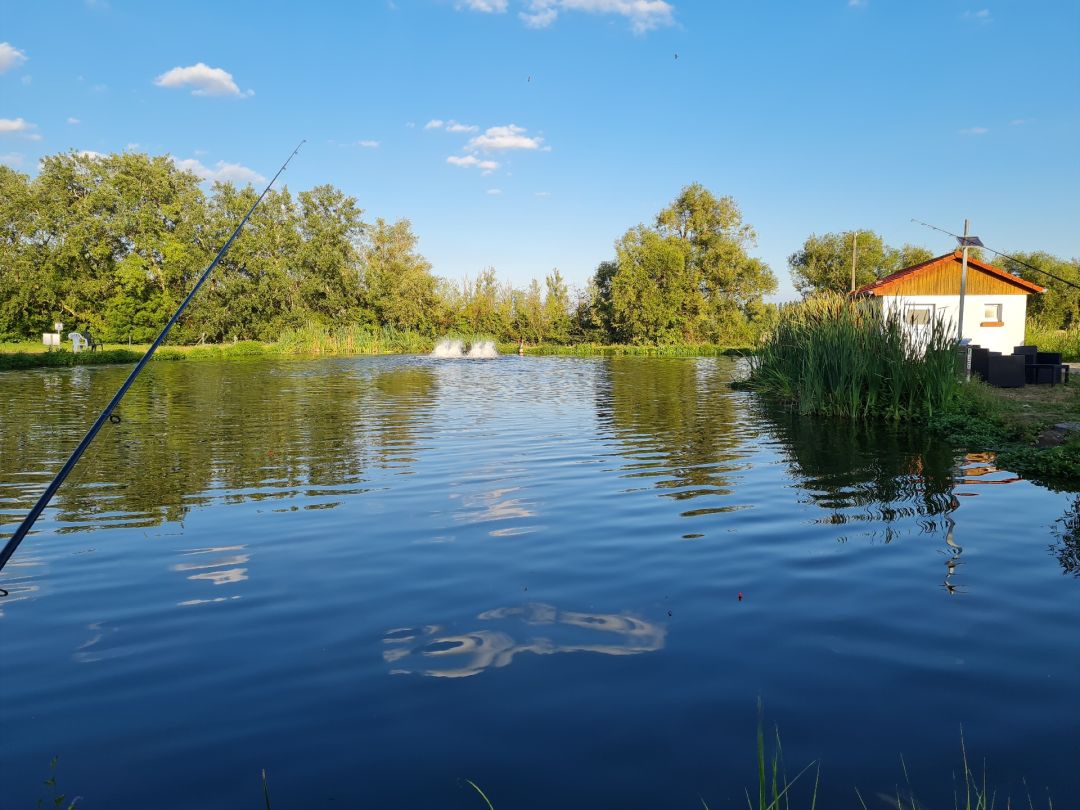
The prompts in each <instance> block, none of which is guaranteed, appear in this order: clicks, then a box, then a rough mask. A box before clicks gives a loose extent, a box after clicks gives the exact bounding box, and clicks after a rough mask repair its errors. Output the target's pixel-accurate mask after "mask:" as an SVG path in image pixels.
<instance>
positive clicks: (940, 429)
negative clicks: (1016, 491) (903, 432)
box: [927, 380, 1080, 489]
mask: <svg viewBox="0 0 1080 810" xmlns="http://www.w3.org/2000/svg"><path fill="white" fill-rule="evenodd" d="M1063 422H1074V423H1080V385H1078V384H1077V383H1076V381H1073V382H1072V383H1070V384H1069V385H1058V386H1053V387H1051V386H1048V385H1037V386H1036V385H1029V386H1025V387H1024V388H991V387H990V386H988V385H986V384H984V383H982V382H979V381H977V380H975V381H972V382H969V383H965V384H963V385H960V386H958V388H957V392H956V395H955V397H954V398H953V400H952V401H951V402H950V404H949V408H948V410H947V411H945V412H943V413H940V414H937V415H935V416H933V417H931V418H930V419H928V420H927V427H928V428H929V429H930V430H931V431H932V432H933V433H934V434H936V435H938V436H940V437H941V438H942V439H944V440H945V441H948V442H950V443H951V444H954V445H956V446H958V447H963V448H966V449H968V450H977V451H992V452H995V453H997V466H999V467H1001V468H1003V469H1008V470H1011V471H1013V472H1016V473H1019V474H1020V475H1023V476H1024V477H1025V478H1031V479H1034V480H1037V481H1039V482H1041V483H1045V484H1048V485H1050V486H1052V487H1055V488H1062V489H1080V432H1076V431H1073V432H1067V431H1055V430H1054V425H1057V424H1061V423H1063Z"/></svg>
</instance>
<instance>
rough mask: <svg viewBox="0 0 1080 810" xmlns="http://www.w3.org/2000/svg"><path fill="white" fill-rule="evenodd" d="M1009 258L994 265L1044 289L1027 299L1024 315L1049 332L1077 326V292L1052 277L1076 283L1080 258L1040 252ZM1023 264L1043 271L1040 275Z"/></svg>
mask: <svg viewBox="0 0 1080 810" xmlns="http://www.w3.org/2000/svg"><path fill="white" fill-rule="evenodd" d="M1012 256H1013V259H1019V261H1014V260H1012V259H1005V258H1001V259H1000V261H998V262H997V264H998V266H999V267H1001V268H1002V269H1004V270H1007V271H1008V272H1010V273H1015V274H1016V275H1018V276H1020V277H1021V278H1025V279H1027V280H1028V281H1033V282H1035V283H1036V284H1038V285H1039V286H1040V287H1045V288H1046V292H1045V293H1043V294H1042V295H1031V296H1028V312H1029V314H1030V315H1031V317H1033V318H1037V319H1038V320H1039V321H1040V322H1041V323H1042V324H1043V325H1044V326H1046V327H1048V328H1050V329H1069V328H1071V327H1075V326H1080V289H1077V288H1076V287H1074V286H1071V285H1069V284H1066V283H1064V282H1062V281H1059V280H1058V279H1057V278H1053V277H1051V276H1048V275H1046V273H1053V275H1054V276H1058V277H1059V278H1062V279H1066V280H1068V281H1071V282H1072V283H1073V284H1080V259H1071V260H1067V259H1062V258H1059V257H1058V256H1052V255H1051V254H1049V253H1044V252H1042V251H1034V252H1031V253H1015V254H1012ZM1025 264H1029V265H1032V266H1034V267H1037V268H1038V269H1039V270H1042V271H1044V272H1043V273H1040V272H1038V271H1036V270H1032V269H1031V268H1030V267H1026V266H1025Z"/></svg>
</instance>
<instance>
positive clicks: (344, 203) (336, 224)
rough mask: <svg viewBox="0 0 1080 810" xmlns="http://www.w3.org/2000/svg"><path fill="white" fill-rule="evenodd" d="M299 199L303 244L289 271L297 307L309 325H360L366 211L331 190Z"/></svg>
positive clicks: (318, 189) (319, 189)
mask: <svg viewBox="0 0 1080 810" xmlns="http://www.w3.org/2000/svg"><path fill="white" fill-rule="evenodd" d="M298 196H299V199H300V219H299V222H298V225H299V228H300V239H301V244H300V245H299V250H298V255H297V257H296V265H295V267H290V277H291V280H292V286H293V289H294V296H295V299H296V300H295V303H296V305H298V306H299V307H301V308H302V309H303V310H304V311H305V312H306V313H307V317H308V319H309V320H316V321H319V322H322V323H324V324H327V325H343V324H350V323H356V322H358V321H361V320H362V319H363V315H362V303H363V297H364V290H363V284H362V283H361V262H360V251H359V249H358V244H359V243H360V240H361V238H362V237H363V235H364V233H365V228H366V226H365V225H364V223H363V221H362V220H361V216H362V215H363V211H361V210H360V208H359V206H358V205H357V203H356V199H355V198H353V197H349V196H347V195H346V194H345V193H344V192H342V191H340V190H339V189H336V188H334V187H333V186H331V185H322V186H316V187H315V188H313V189H312V190H311V191H301V192H300V194H299V195H298ZM380 223H381V220H380ZM406 229H407V223H406Z"/></svg>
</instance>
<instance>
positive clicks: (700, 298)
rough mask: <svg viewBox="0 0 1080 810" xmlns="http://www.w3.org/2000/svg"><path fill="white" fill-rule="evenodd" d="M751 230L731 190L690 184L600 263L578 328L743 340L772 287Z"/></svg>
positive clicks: (667, 339)
mask: <svg viewBox="0 0 1080 810" xmlns="http://www.w3.org/2000/svg"><path fill="white" fill-rule="evenodd" d="M755 239H756V237H755V234H754V231H753V229H752V228H751V227H750V226H749V225H746V224H745V223H743V221H742V214H741V213H740V211H739V208H738V206H737V205H736V203H735V201H734V200H733V199H732V198H731V197H720V198H717V197H715V196H714V195H713V194H712V193H711V192H709V191H708V190H707V189H705V188H704V187H703V186H701V185H700V184H698V183H694V184H692V185H690V186H687V187H686V188H684V189H683V190H682V192H681V193H680V194H679V196H678V197H677V198H676V199H675V200H674V202H672V204H671V205H670V206H668V207H667V208H665V209H664V210H663V211H661V212H660V213H659V214H658V215H657V217H656V222H655V225H654V226H652V227H649V226H645V225H638V226H637V227H635V228H631V229H630V230H629V231H627V232H626V233H625V234H624V235H623V236H622V238H621V239H619V241H618V242H616V244H615V261H613V262H603V263H601V264H600V266H599V267H598V268H597V270H596V273H595V275H594V278H593V283H592V285H591V286H590V289H589V290H588V292H587V294H586V296H585V298H584V299H583V300H581V301H579V303H578V306H577V308H576V311H575V328H576V330H577V331H578V333H579V334H582V335H586V336H589V337H591V338H592V339H597V338H599V339H601V340H608V341H614V342H619V343H635V344H645V343H650V344H671V343H680V342H682V343H698V342H708V341H711V342H714V343H719V342H741V341H743V340H745V339H746V338H747V337H748V336H750V335H751V333H752V332H753V331H754V330H753V327H752V326H751V323H752V321H753V320H754V319H755V318H758V316H760V315H761V313H762V312H763V311H764V310H763V304H762V296H764V295H765V294H767V293H771V292H773V291H774V290H775V289H776V279H775V278H774V276H773V274H772V272H771V271H770V270H769V268H768V266H767V265H765V264H764V263H763V262H762V261H760V260H759V259H755V258H753V257H751V256H750V255H749V254H748V253H747V250H748V249H749V248H751V247H753V245H754V244H755Z"/></svg>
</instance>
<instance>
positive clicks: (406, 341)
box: [0, 327, 745, 371]
mask: <svg viewBox="0 0 1080 810" xmlns="http://www.w3.org/2000/svg"><path fill="white" fill-rule="evenodd" d="M444 337H449V338H452V339H457V340H461V341H462V342H464V343H465V344H471V343H473V342H475V341H478V340H490V339H491V338H490V337H488V336H485V335H461V334H451V335H444V336H440V337H439V338H434V337H431V336H428V335H422V334H420V333H418V332H412V331H408V330H401V329H393V328H391V327H383V328H381V329H365V328H361V327H346V328H341V329H334V330H327V329H321V328H314V327H312V328H305V329H298V330H293V331H290V332H285V333H283V334H282V335H281V338H280V339H279V340H278V341H277V342H275V343H263V342H258V341H240V342H238V343H222V344H205V345H198V346H163V347H162V348H161V349H159V350H158V351H157V352H156V353H155V355H154V357H155V359H156V360H184V359H187V360H229V359H233V358H250V357H347V356H354V355H374V354H430V353H431V351H432V350H433V349H434V348H435V344H436V342H437V341H438V340H441V339H443V338H444ZM518 345H519V344H517V343H507V342H500V343H498V344H497V347H498V350H499V353H500V354H517V352H518ZM148 347H149V344H141V345H140V344H135V345H128V344H105V345H104V346H103V347H102V348H101V349H100V350H98V351H94V352H87V351H84V352H79V353H78V354H74V353H73V352H71V351H70V350H69V349H66V348H61V349H54V350H51V351H50V350H47V349H46V347H45V346H42V345H41V344H38V343H30V342H27V343H0V371H3V370H10V369H24V368H49V367H67V366H81V365H102V364H108V363H134V362H136V361H137V360H138V359H139V358H140V357H142V355H143V354H144V353H145V352H146V349H147V348H148ZM744 351H745V350H743V349H738V348H732V347H729V346H716V345H712V344H687V345H678V346H639V345H604V344H597V343H580V344H569V345H563V344H556V343H542V344H539V345H526V346H525V354H529V355H566V356H575V357H611V356H618V355H637V356H642V357H719V356H723V355H738V354H741V353H743V352H744Z"/></svg>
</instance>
